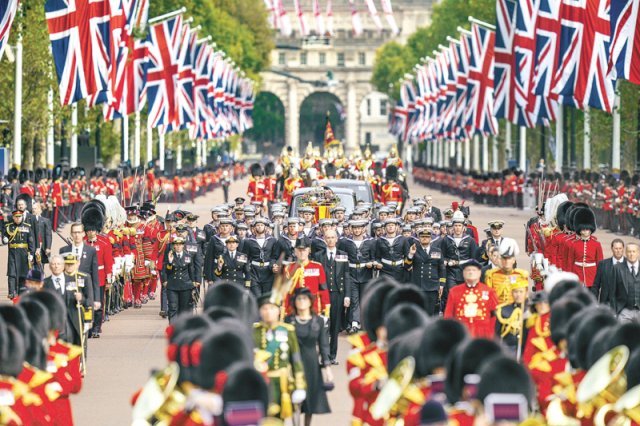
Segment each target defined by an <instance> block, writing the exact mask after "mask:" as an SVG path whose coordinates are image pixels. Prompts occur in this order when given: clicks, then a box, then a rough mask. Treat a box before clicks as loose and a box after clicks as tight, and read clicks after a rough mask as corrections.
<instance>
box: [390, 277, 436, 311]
mask: <svg viewBox="0 0 640 426" xmlns="http://www.w3.org/2000/svg"><path fill="white" fill-rule="evenodd" d="M401 303H411V304H413V305H416V306H417V307H419V308H420V309H422V310H423V311H425V313H426V308H427V299H426V298H425V296H424V293H423V292H421V291H420V290H418V289H417V288H416V287H415V286H414V285H413V284H401V285H400V286H399V287H398V288H396V289H394V290H393V291H392V292H391V293H389V294H388V295H387V297H386V298H385V301H384V305H383V312H385V314H386V313H389V311H391V309H393V307H394V306H398V305H400V304H401Z"/></svg>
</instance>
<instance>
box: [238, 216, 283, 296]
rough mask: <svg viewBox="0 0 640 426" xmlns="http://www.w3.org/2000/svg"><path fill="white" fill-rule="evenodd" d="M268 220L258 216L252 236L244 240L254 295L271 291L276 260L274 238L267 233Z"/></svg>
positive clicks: (244, 250)
mask: <svg viewBox="0 0 640 426" xmlns="http://www.w3.org/2000/svg"><path fill="white" fill-rule="evenodd" d="M268 224H269V221H268V220H267V219H265V218H262V217H259V218H257V219H256V221H255V222H254V224H253V234H254V235H253V237H251V238H247V239H245V240H244V244H243V250H242V251H243V252H244V253H246V255H247V257H248V258H249V263H250V266H249V271H250V281H251V292H252V293H253V294H254V295H255V296H256V297H260V295H262V294H264V293H268V292H270V291H271V286H272V284H273V272H274V268H273V267H274V265H275V263H276V262H277V260H278V259H277V258H276V256H275V253H276V242H277V241H276V239H275V238H273V237H271V236H268V235H267V226H268Z"/></svg>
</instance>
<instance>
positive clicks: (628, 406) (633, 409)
mask: <svg viewBox="0 0 640 426" xmlns="http://www.w3.org/2000/svg"><path fill="white" fill-rule="evenodd" d="M609 414H614V416H613V418H611V417H610V416H608V415H609ZM607 419H609V421H608V422H607ZM632 421H633V422H635V423H640V385H637V386H635V387H633V388H631V389H629V390H628V391H627V392H626V393H625V394H624V395H622V396H621V397H620V398H619V399H618V401H617V402H616V403H615V404H606V405H604V406H602V408H600V409H599V410H598V412H597V413H596V417H595V419H594V424H595V426H605V425H607V424H609V425H613V426H631V422H632Z"/></svg>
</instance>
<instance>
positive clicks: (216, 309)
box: [204, 306, 237, 322]
mask: <svg viewBox="0 0 640 426" xmlns="http://www.w3.org/2000/svg"><path fill="white" fill-rule="evenodd" d="M204 314H205V315H206V316H207V317H208V318H209V319H210V320H211V321H213V322H216V321H219V320H221V319H223V318H237V316H236V315H237V314H236V312H235V311H234V310H233V309H231V308H228V307H226V306H212V307H210V308H209V309H207V310H206V311H204Z"/></svg>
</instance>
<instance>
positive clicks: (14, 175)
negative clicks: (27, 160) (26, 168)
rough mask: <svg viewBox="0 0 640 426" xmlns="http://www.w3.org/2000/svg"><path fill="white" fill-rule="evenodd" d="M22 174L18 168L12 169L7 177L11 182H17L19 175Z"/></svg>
mask: <svg viewBox="0 0 640 426" xmlns="http://www.w3.org/2000/svg"><path fill="white" fill-rule="evenodd" d="M19 174H20V171H19V170H18V169H17V168H16V167H12V168H10V169H9V174H8V175H7V177H8V178H9V180H10V181H11V180H16V179H18V175H19Z"/></svg>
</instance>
